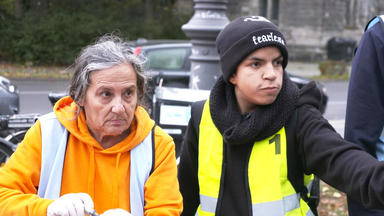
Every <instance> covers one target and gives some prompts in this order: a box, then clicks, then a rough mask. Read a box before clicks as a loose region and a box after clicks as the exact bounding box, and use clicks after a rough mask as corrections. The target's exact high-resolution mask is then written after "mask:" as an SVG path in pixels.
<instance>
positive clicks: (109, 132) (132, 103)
mask: <svg viewBox="0 0 384 216" xmlns="http://www.w3.org/2000/svg"><path fill="white" fill-rule="evenodd" d="M82 105H83V107H84V112H85V116H86V121H87V125H88V128H89V130H90V132H91V134H92V135H93V137H95V139H96V140H97V141H99V142H102V141H103V140H104V139H105V138H113V137H116V136H121V135H124V134H126V133H125V132H128V129H129V127H130V125H131V123H132V120H133V117H134V112H135V109H136V106H137V77H136V72H135V70H134V68H133V67H132V65H131V64H128V63H124V64H120V65H116V66H113V67H111V68H108V69H104V70H98V71H93V72H92V73H91V74H90V85H89V87H88V89H87V92H86V95H85V100H84V104H82Z"/></svg>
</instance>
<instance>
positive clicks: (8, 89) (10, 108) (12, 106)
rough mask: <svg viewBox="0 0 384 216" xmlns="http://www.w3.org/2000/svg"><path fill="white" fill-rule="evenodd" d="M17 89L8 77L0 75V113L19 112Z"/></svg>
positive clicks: (10, 113)
mask: <svg viewBox="0 0 384 216" xmlns="http://www.w3.org/2000/svg"><path fill="white" fill-rule="evenodd" d="M19 100H20V99H19V91H18V89H17V87H16V85H14V84H13V83H12V82H11V81H10V80H9V79H7V78H5V77H3V76H0V114H1V115H12V114H17V113H19V109H20V103H19Z"/></svg>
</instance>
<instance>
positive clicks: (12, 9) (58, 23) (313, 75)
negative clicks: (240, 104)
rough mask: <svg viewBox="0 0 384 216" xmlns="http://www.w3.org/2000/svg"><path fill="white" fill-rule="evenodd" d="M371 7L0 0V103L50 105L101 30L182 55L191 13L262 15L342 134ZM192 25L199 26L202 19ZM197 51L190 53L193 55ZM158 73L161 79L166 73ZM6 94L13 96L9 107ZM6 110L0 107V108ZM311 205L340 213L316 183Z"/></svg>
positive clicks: (309, 2)
mask: <svg viewBox="0 0 384 216" xmlns="http://www.w3.org/2000/svg"><path fill="white" fill-rule="evenodd" d="M209 8H212V10H210V9H209ZM203 9H204V10H205V11H204V10H203ZM197 10H200V12H199V13H197ZM215 10H216V12H212V11H215ZM217 11H219V12H217ZM379 14H384V1H382V0H204V1H203V0H0V78H1V79H0V87H1V88H0V107H1V106H2V105H4V106H6V107H7V109H8V110H9V113H21V114H26V113H40V114H44V113H46V112H49V111H51V110H52V104H50V103H49V101H48V98H47V96H48V94H49V93H51V92H55V91H65V90H66V88H67V85H68V80H69V78H70V74H69V73H68V71H67V70H66V68H67V67H68V66H70V64H71V63H72V62H73V60H74V59H75V58H76V55H77V54H78V53H79V51H80V49H81V48H83V47H84V46H86V45H88V44H90V43H91V42H93V41H94V40H95V39H96V38H97V37H99V36H101V35H104V34H106V33H114V34H116V35H118V36H120V37H123V38H124V39H127V40H130V41H132V42H133V44H135V46H142V47H143V51H146V52H147V54H148V52H149V50H150V49H151V47H150V46H149V45H148V46H147V48H145V47H144V45H142V44H140V43H139V42H143V41H154V40H157V39H162V40H168V41H166V42H165V41H163V42H156V43H160V44H161V43H166V46H167V49H168V51H166V53H167V54H168V55H169V56H171V55H170V54H171V52H170V51H169V48H172V47H173V45H171V44H170V41H169V40H182V41H184V42H185V41H187V42H188V44H187V45H183V46H186V47H187V49H185V50H187V51H186V52H185V53H186V54H185V56H184V57H186V59H188V58H189V55H190V54H191V51H190V49H191V43H190V41H191V38H189V37H187V35H188V33H190V34H192V33H193V34H194V33H195V32H193V30H194V27H195V26H193V25H192V24H194V23H193V22H191V20H192V19H193V17H195V18H196V17H200V18H202V17H203V18H204V16H206V17H208V18H209V19H210V21H212V20H215V19H222V18H226V17H228V19H229V20H232V19H234V18H235V17H238V16H243V15H262V16H265V17H267V18H269V19H270V20H272V21H273V22H274V23H275V24H276V25H278V27H279V28H280V30H281V31H282V32H283V33H284V35H285V36H286V39H287V43H288V50H289V58H290V61H289V64H288V67H287V70H288V71H289V72H291V73H292V74H293V75H298V76H300V77H306V78H308V79H315V80H318V81H319V82H322V84H321V85H320V86H321V87H322V88H323V89H324V94H326V95H328V100H327V102H328V103H327V104H325V105H326V106H327V109H326V110H325V113H324V115H325V117H326V118H327V119H328V120H329V121H330V123H331V124H332V125H333V126H334V127H335V129H336V130H337V131H338V132H339V133H340V134H341V135H343V129H344V115H345V105H346V92H347V88H348V79H349V72H350V64H351V60H352V58H353V54H354V50H355V48H356V46H357V45H358V42H359V40H360V38H361V35H362V34H363V32H364V27H365V25H366V24H367V22H368V21H369V20H370V19H371V18H373V17H374V16H376V15H379ZM187 23H188V24H189V25H186V24H187ZM199 24H200V26H199V28H201V29H203V28H204V23H199ZM205 25H206V26H209V24H207V23H205ZM183 26H184V31H183V30H182V28H183ZM211 27H213V26H211ZM199 33H201V34H204V33H202V32H199ZM196 34H197V33H196ZM212 38H214V37H212V35H211V38H209V37H206V38H204V39H202V38H199V37H197V38H195V45H196V44H198V42H197V41H198V40H201V41H202V42H207V41H209V40H211V42H212V41H213V39H212ZM144 39H145V40H144ZM204 40H206V41H204ZM201 41H200V42H201ZM151 43H152V42H151ZM172 43H173V42H172ZM192 43H193V41H192ZM206 44H209V43H206ZM163 45H164V44H163ZM179 45H181V44H179ZM211 45H212V43H211ZM213 45H214V44H213ZM157 48H158V47H155V48H153V49H157ZM211 48H212V47H211ZM145 49H147V50H145ZM197 50H199V49H197ZM200 50H203V51H204V49H203V48H200ZM207 50H208V51H209V52H210V50H212V49H210V48H207ZM177 53H179V52H177ZM192 53H193V52H192ZM162 56H163V57H164V55H163V54H162ZM209 56H210V54H208V57H209ZM213 56H214V55H213ZM171 57H172V56H171ZM184 57H183V59H184ZM172 58H174V57H172ZM205 58H207V56H203V55H200V56H197V55H196V56H195V58H194V59H195V60H196V59H197V60H199V59H200V60H204V59H205ZM188 61H189V60H187V61H186V62H188ZM180 62H184V60H183V61H180ZM217 63H218V62H217V61H216V62H213V64H217ZM193 64H194V63H193V62H192V65H193ZM195 64H197V63H195ZM160 65H164V64H160ZM182 65H183V66H185V67H186V68H184V69H186V70H187V71H186V74H187V76H188V78H189V72H191V74H192V75H191V76H193V72H194V71H193V70H191V63H190V62H189V63H188V64H184V63H183V64H182ZM153 69H156V70H154V73H153V74H154V75H156V76H157V75H164V74H165V75H166V72H167V71H165V70H164V69H161V70H160V69H159V68H153ZM167 69H169V68H167ZM164 71H165V72H164ZM182 72H185V71H182ZM197 72H204V71H197ZM195 75H199V74H198V73H196V74H195ZM7 78H8V79H9V80H7ZM160 78H164V80H165V81H164V82H165V83H166V81H167V79H170V78H172V76H170V77H166V76H164V77H160ZM299 81H300V82H302V81H305V82H307V81H308V80H307V79H304V78H301V79H300V80H299ZM188 82H189V80H187V81H186V83H187V84H186V85H188ZM2 91H3V92H4V93H2ZM10 101H15V102H14V103H13V102H12V104H14V106H10V104H11V102H10ZM19 102H20V103H19ZM9 113H1V110H0V114H9ZM318 209H319V215H322V216H333V215H336V216H341V215H343V216H344V215H348V212H347V208H346V201H345V194H343V193H341V192H339V191H337V190H335V189H333V188H332V187H330V186H328V185H326V184H325V183H323V182H322V184H321V202H320V205H319V208H318Z"/></svg>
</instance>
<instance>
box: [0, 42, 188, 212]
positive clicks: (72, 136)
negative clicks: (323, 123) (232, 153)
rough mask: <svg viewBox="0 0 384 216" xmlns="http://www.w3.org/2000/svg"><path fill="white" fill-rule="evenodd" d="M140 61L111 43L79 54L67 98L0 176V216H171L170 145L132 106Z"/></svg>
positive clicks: (138, 93) (174, 200)
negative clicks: (99, 214)
mask: <svg viewBox="0 0 384 216" xmlns="http://www.w3.org/2000/svg"><path fill="white" fill-rule="evenodd" d="M142 64H143V60H142V59H141V58H139V57H137V56H135V54H134V52H133V51H132V49H131V48H130V47H129V46H128V45H127V44H126V43H124V42H123V41H122V40H121V39H119V38H118V37H116V36H104V37H102V38H100V39H99V40H98V41H97V42H96V43H95V44H93V45H90V46H88V47H86V48H85V49H83V50H82V52H81V53H80V55H79V56H78V58H77V59H76V61H75V63H74V66H73V68H74V76H73V79H72V81H71V84H70V90H69V94H70V96H68V97H65V98H62V99H61V100H59V101H58V102H57V103H56V105H55V106H54V112H53V113H49V114H47V115H44V116H42V117H41V118H39V120H38V121H36V123H35V125H33V127H31V128H30V130H29V131H28V133H27V134H26V136H25V138H24V140H23V142H22V143H21V144H20V145H19V147H18V148H17V150H16V152H15V153H14V154H13V155H12V157H11V158H10V159H9V160H8V162H7V163H6V164H5V166H3V167H2V168H1V169H0V215H17V216H21V215H48V216H54V215H67V216H77V215H79V216H80V215H81V216H83V215H97V213H96V212H99V213H102V212H104V213H103V214H102V215H103V216H113V215H120V216H124V215H133V216H139V215H148V216H149V215H156V216H159V215H179V214H180V212H181V211H182V197H181V195H180V192H179V184H178V181H177V167H176V160H175V150H174V143H173V141H172V138H171V137H170V136H169V135H167V134H166V133H165V132H164V131H163V130H162V129H161V128H159V127H158V126H155V123H154V121H153V120H151V119H150V117H149V115H148V113H147V112H146V111H145V110H144V108H143V107H141V106H140V101H141V99H142V98H143V96H144V90H145V83H146V82H145V76H144V72H143V67H142V66H143V65H142Z"/></svg>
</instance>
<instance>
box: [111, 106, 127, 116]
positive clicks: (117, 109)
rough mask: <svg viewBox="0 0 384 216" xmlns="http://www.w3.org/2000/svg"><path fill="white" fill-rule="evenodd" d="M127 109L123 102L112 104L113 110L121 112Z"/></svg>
mask: <svg viewBox="0 0 384 216" xmlns="http://www.w3.org/2000/svg"><path fill="white" fill-rule="evenodd" d="M124 111H125V108H124V106H123V105H122V104H121V103H116V104H114V105H113V106H112V112H114V113H117V114H121V113H123V112H124Z"/></svg>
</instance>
